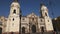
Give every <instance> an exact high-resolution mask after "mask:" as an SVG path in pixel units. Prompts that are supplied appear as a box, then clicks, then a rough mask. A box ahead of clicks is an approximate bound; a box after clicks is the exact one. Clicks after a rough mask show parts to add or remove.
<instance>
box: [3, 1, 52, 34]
mask: <svg viewBox="0 0 60 34" xmlns="http://www.w3.org/2000/svg"><path fill="white" fill-rule="evenodd" d="M40 14H41V16H37V15H35V13H33V12H32V13H31V14H28V15H27V16H21V15H22V14H21V10H20V5H19V3H18V0H14V2H12V4H11V6H10V14H9V16H8V18H7V20H6V22H5V27H4V28H3V29H2V34H19V33H36V32H37V33H38V32H52V31H53V25H52V20H51V18H50V17H49V14H48V8H47V7H46V6H45V5H44V4H41V8H40Z"/></svg>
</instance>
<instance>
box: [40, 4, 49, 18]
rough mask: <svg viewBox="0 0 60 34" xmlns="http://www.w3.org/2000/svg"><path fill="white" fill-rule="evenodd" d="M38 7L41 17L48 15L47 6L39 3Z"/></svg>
mask: <svg viewBox="0 0 60 34" xmlns="http://www.w3.org/2000/svg"><path fill="white" fill-rule="evenodd" d="M40 8H41V10H40V12H41V17H49V15H48V9H47V7H46V6H45V5H44V4H41V7H40Z"/></svg>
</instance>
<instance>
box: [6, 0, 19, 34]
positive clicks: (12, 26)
mask: <svg viewBox="0 0 60 34" xmlns="http://www.w3.org/2000/svg"><path fill="white" fill-rule="evenodd" d="M19 25H20V5H19V3H18V0H14V1H13V2H12V4H11V6H10V14H9V17H8V20H7V24H6V31H5V32H6V33H8V34H10V33H14V34H19Z"/></svg>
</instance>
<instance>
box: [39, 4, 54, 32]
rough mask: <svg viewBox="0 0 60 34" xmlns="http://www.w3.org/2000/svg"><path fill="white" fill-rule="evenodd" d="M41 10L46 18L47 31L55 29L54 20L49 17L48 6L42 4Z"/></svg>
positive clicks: (42, 15)
mask: <svg viewBox="0 0 60 34" xmlns="http://www.w3.org/2000/svg"><path fill="white" fill-rule="evenodd" d="M40 12H41V17H42V18H43V19H44V25H45V26H44V28H45V31H47V32H48V31H53V25H52V20H51V18H50V17H49V14H48V8H47V7H46V6H45V5H44V4H41V7H40Z"/></svg>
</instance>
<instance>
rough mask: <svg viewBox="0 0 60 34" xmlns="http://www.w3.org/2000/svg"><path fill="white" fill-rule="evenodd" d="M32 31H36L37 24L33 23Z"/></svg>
mask: <svg viewBox="0 0 60 34" xmlns="http://www.w3.org/2000/svg"><path fill="white" fill-rule="evenodd" d="M32 33H36V26H35V25H32Z"/></svg>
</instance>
